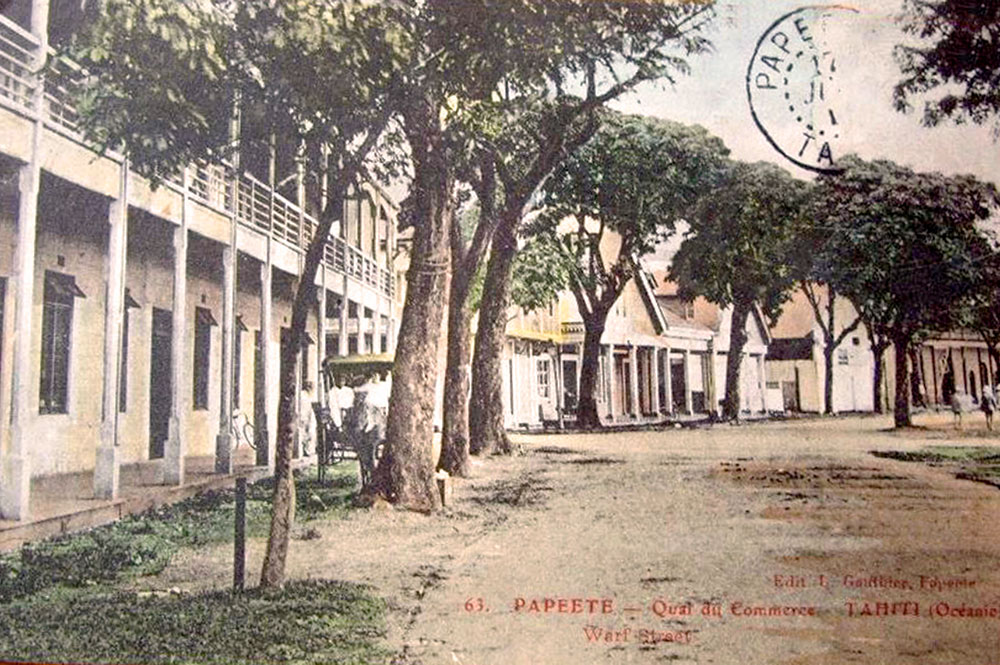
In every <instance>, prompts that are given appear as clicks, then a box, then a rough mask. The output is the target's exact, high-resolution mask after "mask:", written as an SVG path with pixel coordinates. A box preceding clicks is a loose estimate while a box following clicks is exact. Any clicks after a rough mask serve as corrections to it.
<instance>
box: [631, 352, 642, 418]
mask: <svg viewBox="0 0 1000 665" xmlns="http://www.w3.org/2000/svg"><path fill="white" fill-rule="evenodd" d="M636 351H637V349H636V347H635V345H634V344H633V345H630V346H629V347H628V364H629V368H630V370H631V371H629V387H628V389H629V392H630V393H631V394H632V415H633V416H635V417H636V419H639V418H641V417H642V409H640V408H639V354H638V353H637V352H636Z"/></svg>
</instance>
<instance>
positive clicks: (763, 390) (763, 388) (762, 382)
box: [757, 353, 767, 413]
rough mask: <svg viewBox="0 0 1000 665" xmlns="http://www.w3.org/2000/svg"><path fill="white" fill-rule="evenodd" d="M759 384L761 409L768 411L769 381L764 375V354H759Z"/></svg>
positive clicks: (762, 411) (763, 411) (764, 411)
mask: <svg viewBox="0 0 1000 665" xmlns="http://www.w3.org/2000/svg"><path fill="white" fill-rule="evenodd" d="M757 385H758V386H760V411H761V413H767V381H766V377H765V376H764V354H763V353H762V354H760V355H759V356H757Z"/></svg>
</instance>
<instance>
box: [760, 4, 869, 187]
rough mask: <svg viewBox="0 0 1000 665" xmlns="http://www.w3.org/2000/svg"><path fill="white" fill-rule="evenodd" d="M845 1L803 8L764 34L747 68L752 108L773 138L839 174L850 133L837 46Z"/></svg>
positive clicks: (801, 161)
mask: <svg viewBox="0 0 1000 665" xmlns="http://www.w3.org/2000/svg"><path fill="white" fill-rule="evenodd" d="M855 13H857V10H856V9H853V8H851V7H845V6H842V5H829V6H809V7H800V8H799V9H796V10H794V11H791V12H789V13H787V14H785V15H784V16H782V17H781V18H779V19H778V20H776V21H775V22H774V23H772V24H771V26H770V27H769V28H768V29H767V30H766V31H765V32H764V34H762V35H761V37H760V39H759V40H758V41H757V46H756V48H755V49H754V53H753V57H752V58H751V59H750V64H749V66H748V67H747V76H746V89H747V99H748V101H749V103H750V113H751V115H752V116H753V119H754V122H755V123H756V125H757V127H758V128H759V129H760V131H761V132H762V133H763V134H764V136H765V137H766V138H767V140H768V142H769V143H770V144H771V145H772V146H773V147H774V149H775V150H777V151H778V152H779V153H781V154H782V155H783V156H784V157H785V158H786V159H788V160H790V161H792V162H793V163H795V164H797V165H798V166H801V167H802V168H804V169H809V170H810V171H816V172H820V173H831V172H832V173H836V172H838V168H837V166H836V157H837V156H839V154H840V153H839V152H838V147H839V145H840V142H841V139H842V138H843V137H844V127H843V123H842V113H841V110H842V109H841V105H840V104H838V100H839V99H840V97H841V87H840V84H839V82H838V78H839V77H838V69H837V67H838V62H839V61H838V57H837V46H836V44H837V43H839V42H837V40H835V39H833V38H832V37H833V36H834V35H836V34H837V33H838V32H839V31H840V30H842V29H843V25H844V22H843V21H842V20H841V19H843V18H845V17H850V16H851V15H852V14H855Z"/></svg>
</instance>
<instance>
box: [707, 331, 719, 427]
mask: <svg viewBox="0 0 1000 665" xmlns="http://www.w3.org/2000/svg"><path fill="white" fill-rule="evenodd" d="M707 369H708V371H707V372H706V374H705V381H706V382H707V383H706V385H705V403H706V404H707V406H708V412H709V414H711V415H713V416H717V415H718V414H719V391H718V385H719V384H718V381H716V376H715V340H714V339H709V340H708V368H707Z"/></svg>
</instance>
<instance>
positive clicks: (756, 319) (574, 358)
mask: <svg viewBox="0 0 1000 665" xmlns="http://www.w3.org/2000/svg"><path fill="white" fill-rule="evenodd" d="M637 275H638V276H637V278H636V279H633V280H631V281H629V282H628V284H626V286H625V289H624V290H623V291H622V294H621V296H620V297H619V298H618V301H617V302H616V303H615V305H614V307H613V308H612V310H611V312H610V313H609V315H608V320H607V324H606V326H605V331H604V335H603V336H602V338H601V354H600V361H599V362H600V366H599V368H598V377H597V403H598V413H599V414H600V416H601V418H602V419H603V420H604V421H605V422H606V423H607V424H609V425H611V424H638V423H655V422H662V421H664V420H669V419H675V418H680V417H688V416H697V415H703V416H704V415H708V414H710V413H713V412H714V413H718V412H719V409H720V408H721V402H722V399H723V397H724V396H725V385H726V358H727V356H728V352H729V330H730V325H731V322H732V311H731V309H720V308H718V307H717V306H715V305H712V304H711V303H709V302H707V301H705V300H704V299H702V298H699V299H696V300H695V301H694V302H693V303H686V302H683V301H681V300H680V299H679V298H678V297H677V289H676V285H674V284H672V283H669V282H667V281H666V275H665V273H656V274H654V273H651V272H649V271H647V270H645V269H644V268H642V266H641V265H640V266H638V270H637ZM747 333H748V337H749V341H748V343H747V344H746V346H745V348H744V350H743V356H742V360H741V362H742V365H741V381H742V386H741V388H742V390H741V402H742V409H741V410H742V411H743V412H745V413H748V414H749V413H760V412H763V411H765V410H766V409H765V403H764V391H765V387H764V384H763V380H764V379H763V377H764V356H765V354H766V353H767V344H768V342H769V339H770V338H769V334H768V331H767V327H766V326H765V325H764V321H763V319H762V317H761V315H760V312H759V310H757V309H756V308H755V310H754V313H753V315H752V316H751V317H750V320H749V321H748V322H747ZM583 335H584V326H583V322H582V320H581V317H580V314H579V311H578V309H577V306H576V301H575V299H574V298H573V296H572V294H570V293H569V292H563V293H562V294H560V296H559V298H558V300H557V301H556V302H554V303H553V304H552V305H551V306H550V307H549V308H548V309H547V310H544V311H541V312H532V313H525V312H523V311H520V310H516V309H513V310H512V312H511V318H510V323H508V326H507V337H508V342H507V347H506V349H505V355H504V387H505V395H504V398H505V405H504V406H505V415H506V424H507V426H508V427H511V428H531V427H537V426H544V425H549V426H554V425H557V424H558V423H559V421H560V419H562V420H563V421H565V420H572V418H573V417H574V412H575V409H576V404H577V400H578V396H579V379H580V363H581V362H582V355H583Z"/></svg>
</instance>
